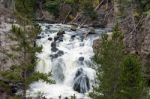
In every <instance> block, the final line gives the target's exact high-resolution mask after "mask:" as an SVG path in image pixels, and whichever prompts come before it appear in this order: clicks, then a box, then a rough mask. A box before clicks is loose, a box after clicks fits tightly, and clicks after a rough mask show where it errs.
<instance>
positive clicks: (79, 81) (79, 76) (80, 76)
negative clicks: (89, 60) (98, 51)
mask: <svg viewBox="0 0 150 99" xmlns="http://www.w3.org/2000/svg"><path fill="white" fill-rule="evenodd" d="M73 89H74V90H75V91H77V92H79V93H86V92H87V91H89V90H90V83H89V78H88V77H87V75H85V74H84V73H83V69H82V68H80V69H79V70H78V71H77V73H76V77H75V79H74V85H73Z"/></svg>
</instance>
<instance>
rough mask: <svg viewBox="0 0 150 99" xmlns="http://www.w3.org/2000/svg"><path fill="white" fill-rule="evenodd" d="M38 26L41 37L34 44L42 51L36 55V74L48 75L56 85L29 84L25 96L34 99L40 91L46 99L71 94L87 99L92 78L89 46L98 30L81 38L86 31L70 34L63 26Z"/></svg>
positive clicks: (79, 98) (41, 82) (81, 30)
mask: <svg viewBox="0 0 150 99" xmlns="http://www.w3.org/2000/svg"><path fill="white" fill-rule="evenodd" d="M40 26H41V28H42V32H41V34H40V35H39V36H40V37H41V38H40V39H37V42H36V43H37V45H38V46H42V52H41V53H37V57H38V61H37V66H36V71H38V72H41V73H47V74H48V73H52V78H53V79H54V80H55V81H56V84H48V83H46V82H43V81H38V82H35V83H32V84H31V85H30V90H29V93H30V95H29V96H32V97H36V96H37V93H39V92H41V93H43V96H45V97H46V98H47V99H59V96H61V99H64V98H65V97H70V96H74V95H75V96H76V98H77V99H89V97H88V93H89V92H90V91H91V90H92V85H93V84H94V81H95V75H96V73H95V70H94V69H92V67H93V66H94V64H93V62H92V57H93V56H94V52H93V48H92V45H93V41H94V40H95V39H98V37H99V33H101V32H102V30H100V29H96V34H91V35H87V36H85V33H87V32H88V28H78V29H77V31H71V30H70V28H71V26H70V25H64V24H40ZM59 31H61V33H60V34H59V33H58V32H59ZM63 31H64V32H63Z"/></svg>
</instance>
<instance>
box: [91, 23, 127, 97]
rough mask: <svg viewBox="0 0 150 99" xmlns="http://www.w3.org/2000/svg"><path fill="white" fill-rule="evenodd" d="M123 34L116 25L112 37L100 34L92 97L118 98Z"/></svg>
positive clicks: (122, 54)
mask: <svg viewBox="0 0 150 99" xmlns="http://www.w3.org/2000/svg"><path fill="white" fill-rule="evenodd" d="M122 39H123V35H122V33H121V32H120V31H119V29H118V26H116V27H115V29H114V32H113V35H112V39H108V35H106V34H104V35H103V36H102V41H101V43H100V44H99V48H98V49H96V52H95V53H96V54H95V62H96V63H97V64H98V65H97V68H96V72H97V78H96V80H97V82H96V83H97V85H95V86H94V88H93V92H92V94H91V97H92V98H93V99H118V97H117V96H118V94H119V90H120V85H119V79H120V69H121V68H120V65H121V62H122V60H123V56H124V46H123V40H122Z"/></svg>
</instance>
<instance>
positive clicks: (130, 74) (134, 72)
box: [120, 54, 146, 99]
mask: <svg viewBox="0 0 150 99" xmlns="http://www.w3.org/2000/svg"><path fill="white" fill-rule="evenodd" d="M141 66H142V65H141V63H140V60H139V58H138V57H137V56H136V55H130V54H129V55H127V56H126V57H125V59H124V61H123V63H122V69H121V92H120V99H142V98H144V99H146V98H145V96H146V95H143V92H144V90H143V88H144V86H143V85H144V82H143V81H144V79H143V77H142V69H141ZM143 96H144V97H143Z"/></svg>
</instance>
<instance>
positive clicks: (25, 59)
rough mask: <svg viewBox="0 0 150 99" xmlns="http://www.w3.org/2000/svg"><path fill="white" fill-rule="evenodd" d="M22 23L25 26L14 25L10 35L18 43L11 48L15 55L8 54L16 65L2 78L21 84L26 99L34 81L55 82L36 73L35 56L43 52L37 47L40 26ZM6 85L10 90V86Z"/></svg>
mask: <svg viewBox="0 0 150 99" xmlns="http://www.w3.org/2000/svg"><path fill="white" fill-rule="evenodd" d="M22 21H24V20H22ZM22 23H25V24H23V25H20V26H16V25H13V26H12V34H11V35H9V37H10V39H11V40H12V41H15V42H16V43H15V44H13V46H12V47H11V48H12V51H13V53H6V54H7V55H8V56H9V58H11V59H13V60H14V63H15V64H14V65H13V66H12V67H11V68H10V70H7V71H3V72H1V73H0V76H1V77H3V78H4V79H7V80H8V81H9V82H11V83H13V84H17V83H21V86H22V88H21V89H22V91H23V94H22V98H24V99H26V90H27V89H28V85H29V84H31V83H32V82H33V81H38V80H39V79H42V80H43V81H46V82H48V83H53V81H52V80H50V79H49V78H48V77H49V76H50V75H47V74H43V73H39V72H34V67H35V66H36V60H37V58H36V55H35V54H36V53H37V52H40V51H41V47H37V46H36V45H35V40H36V36H37V33H39V32H40V28H39V26H38V25H34V24H31V25H28V26H27V24H26V22H22ZM27 23H28V22H27ZM3 84H5V83H3ZM5 85H6V87H8V88H7V89H8V90H10V86H9V84H5Z"/></svg>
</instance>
